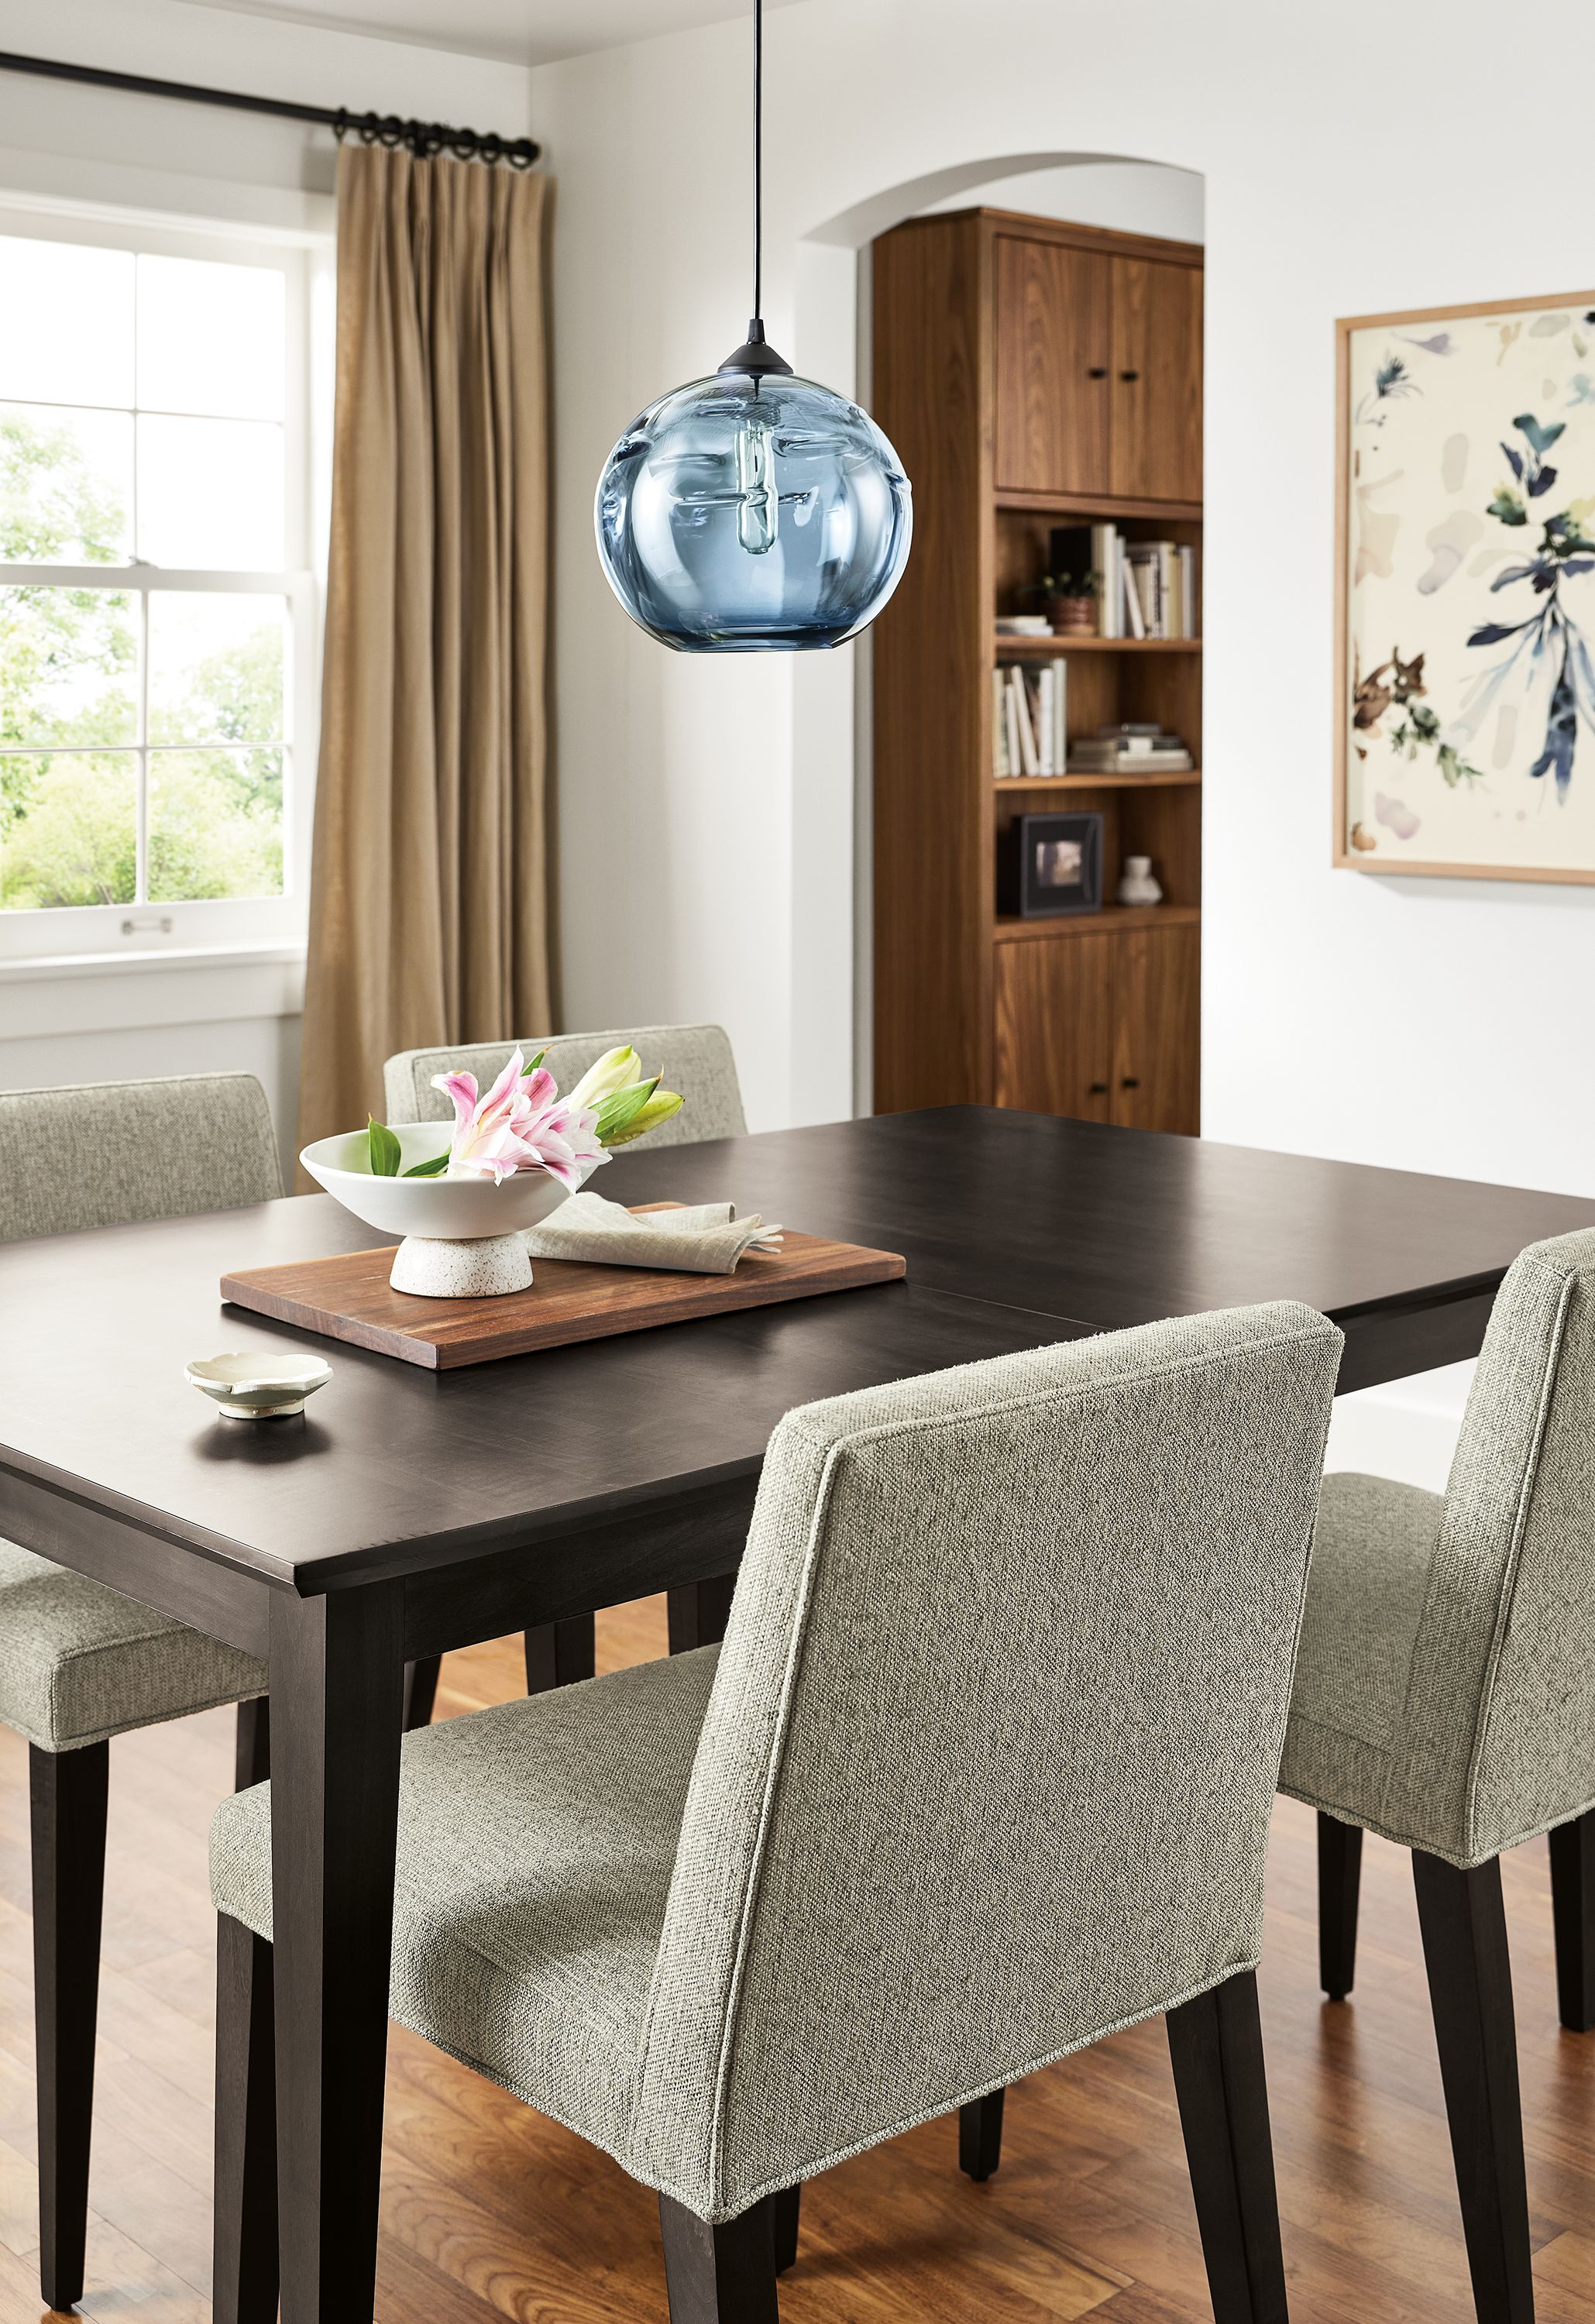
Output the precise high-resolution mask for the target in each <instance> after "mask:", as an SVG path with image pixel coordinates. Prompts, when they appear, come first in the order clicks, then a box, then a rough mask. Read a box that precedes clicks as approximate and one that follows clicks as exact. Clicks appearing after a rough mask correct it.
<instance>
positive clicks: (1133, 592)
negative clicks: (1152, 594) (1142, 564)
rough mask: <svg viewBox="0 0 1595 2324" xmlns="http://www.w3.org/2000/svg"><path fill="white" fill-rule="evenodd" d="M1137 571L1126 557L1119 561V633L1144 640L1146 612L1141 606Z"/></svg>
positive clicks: (1137, 568)
mask: <svg viewBox="0 0 1595 2324" xmlns="http://www.w3.org/2000/svg"><path fill="white" fill-rule="evenodd" d="M1139 569H1140V568H1139V567H1138V566H1136V565H1133V564H1131V563H1130V561H1129V558H1128V557H1126V558H1120V564H1119V593H1120V596H1121V597H1122V599H1123V601H1124V627H1123V629H1122V630H1121V631H1120V636H1122V637H1130V638H1144V637H1146V636H1147V635H1148V629H1147V615H1146V610H1145V608H1144V606H1143V605H1142V604H1141V592H1140V586H1139Z"/></svg>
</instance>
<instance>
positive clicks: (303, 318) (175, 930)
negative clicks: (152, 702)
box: [0, 194, 333, 974]
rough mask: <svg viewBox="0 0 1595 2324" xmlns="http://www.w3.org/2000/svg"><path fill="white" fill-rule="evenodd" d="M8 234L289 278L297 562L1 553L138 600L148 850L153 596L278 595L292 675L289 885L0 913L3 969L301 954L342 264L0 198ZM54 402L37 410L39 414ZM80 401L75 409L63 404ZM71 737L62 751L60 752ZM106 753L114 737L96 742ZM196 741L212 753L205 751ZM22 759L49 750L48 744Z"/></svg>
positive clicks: (49, 579)
mask: <svg viewBox="0 0 1595 2324" xmlns="http://www.w3.org/2000/svg"><path fill="white" fill-rule="evenodd" d="M0 235H18V236H22V237H24V238H26V239H28V240H31V241H60V242H73V243H80V244H88V245H90V246H91V247H93V248H96V249H102V250H129V251H134V252H147V253H149V254H152V255H155V256H161V257H173V258H203V259H212V260H217V259H219V260H225V261H227V262H230V263H235V264H240V265H268V266H270V267H272V269H274V270H276V271H280V272H281V273H282V274H283V276H284V278H285V290H286V299H285V315H286V321H287V349H286V352H287V383H286V384H287V393H286V399H285V402H284V409H283V449H284V490H285V500H286V508H285V512H284V513H285V525H284V541H283V546H284V549H285V552H286V556H287V562H286V564H285V565H284V566H283V567H282V568H281V570H280V571H275V572H269V573H244V572H226V571H219V570H218V571H210V570H192V569H178V568H174V567H169V566H161V565H152V564H146V563H143V562H138V563H134V564H131V565H47V564H32V563H30V564H18V565H12V564H5V563H3V562H0V587H4V586H14V585H15V584H18V583H22V584H24V585H28V586H33V587H50V586H60V587H66V588H74V589H82V588H90V589H106V590H109V591H113V592H120V593H123V594H124V595H128V596H131V597H132V598H133V600H134V618H135V622H136V634H137V638H138V661H137V710H138V716H137V727H136V740H135V742H134V743H132V744H130V745H120V744H119V745H116V746H115V748H117V749H123V748H126V749H128V750H129V752H130V753H131V754H132V755H134V757H135V758H136V760H137V763H138V767H139V774H140V782H139V816H140V822H141V830H140V840H141V845H140V850H139V856H140V862H141V863H142V862H143V860H144V855H145V849H144V847H143V844H142V843H143V839H144V837H145V834H144V832H143V828H142V825H143V818H144V815H145V808H146V800H147V797H148V787H147V783H146V781H145V780H144V776H145V773H146V770H147V764H148V757H149V752H150V747H151V746H150V745H149V744H148V742H147V740H146V737H147V732H148V721H147V716H146V701H145V695H146V684H147V667H146V665H147V657H146V655H145V653H144V650H143V649H144V641H145V638H146V635H147V631H148V617H149V599H150V596H151V595H152V593H155V592H161V591H168V590H171V591H190V590H196V591H198V590H202V591H205V592H207V593H238V594H252V595H266V596H279V597H281V598H284V599H285V600H286V601H287V607H288V624H287V626H288V637H287V641H286V643H287V653H286V659H285V667H284V671H283V679H284V705H285V714H286V715H285V723H284V729H283V734H282V752H283V770H282V777H283V779H282V893H281V895H280V896H257V897H215V898H207V899H202V900H196V901H192V902H189V901H181V902H171V903H163V902H161V901H159V900H157V901H154V902H146V901H143V900H140V901H138V902H134V903H131V904H92V905H80V906H69V907H51V908H46V909H42V910H36V911H0V974H3V973H4V972H5V967H6V965H7V964H18V965H19V966H20V964H23V963H24V962H25V963H32V964H38V965H39V966H41V967H42V966H45V965H47V964H49V963H51V962H52V961H55V962H61V963H65V962H73V963H86V962H88V961H90V960H101V961H103V962H104V963H105V964H106V966H107V967H109V966H113V965H114V964H115V962H116V961H117V960H118V959H124V958H129V957H134V956H137V957H139V958H141V959H143V958H147V957H149V956H150V955H152V954H154V955H157V956H160V955H171V956H173V957H174V959H175V958H177V957H180V958H182V959H183V960H185V961H189V962H195V963H200V964H202V963H203V962H204V960H205V959H206V958H207V956H214V955H217V954H238V953H239V952H240V951H241V950H245V949H247V950H251V951H254V950H256V949H263V948H271V949H272V950H279V949H281V948H287V949H288V950H290V952H294V953H302V951H303V949H304V944H305V932H306V927H307V925H308V919H309V869H310V832H311V823H312V814H313V804H314V797H315V778H316V746H317V733H318V724H319V708H320V674H321V673H320V659H321V611H322V605H323V603H324V599H325V582H326V536H327V497H328V482H329V469H330V420H331V409H330V407H331V392H330V363H331V317H332V257H333V246H332V242H331V238H330V236H328V235H324V234H318V233H314V232H311V231H309V230H308V229H304V230H301V229H296V228H285V227H262V228H258V229H257V228H254V227H251V226H240V225H237V224H235V223H232V222H227V223H225V224H224V223H220V222H211V221H206V220H198V219H196V220H193V221H189V220H186V219H185V220H181V221H174V220H171V219H168V218H160V217H151V216H149V215H147V214H142V213H139V212H137V211H124V210H118V209H114V208H111V207H110V206H108V205H106V206H101V205H95V204H88V203H81V204H64V203H63V204H62V205H60V208H56V207H54V206H47V205H45V204H43V203H41V202H39V201H37V200H35V199H24V200H21V201H13V200H10V199H8V198H6V197H5V195H3V194H0ZM54 408H58V407H52V406H45V405H41V407H40V409H41V410H48V409H54ZM66 408H70V407H66ZM65 747H66V746H63V748H65ZM98 747H99V748H101V749H107V748H110V747H112V746H110V745H101V746H98ZM196 747H203V745H198V746H196ZM22 755H24V756H29V757H39V756H43V755H46V754H45V753H43V752H23V754H22Z"/></svg>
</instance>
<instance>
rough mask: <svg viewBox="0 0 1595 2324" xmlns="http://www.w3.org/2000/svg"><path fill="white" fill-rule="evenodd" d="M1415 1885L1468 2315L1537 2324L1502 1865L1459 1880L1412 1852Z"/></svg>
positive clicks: (1487, 2322)
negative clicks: (1469, 2285) (1469, 2283)
mask: <svg viewBox="0 0 1595 2324" xmlns="http://www.w3.org/2000/svg"><path fill="white" fill-rule="evenodd" d="M1412 1875H1413V1881H1414V1885H1415V1887H1416V1889H1417V1895H1418V1924H1419V1926H1420V1928H1421V1929H1422V1931H1423V1936H1424V1966H1425V1968H1426V1969H1428V1972H1429V1999H1430V2002H1431V2004H1432V2005H1433V2007H1434V2038H1435V2041H1436V2043H1438V2045H1439V2050H1440V2077H1441V2080H1442V2081H1443V2083H1444V2085H1445V2111H1446V2116H1447V2118H1448V2120H1449V2122H1450V2124H1451V2148H1452V2155H1453V2157H1454V2158H1455V2162H1456V2172H1457V2193H1458V2195H1459V2197H1460V2198H1461V2207H1462V2232H1463V2234H1464V2235H1465V2236H1466V2237H1467V2243H1468V2266H1469V2270H1470V2272H1471V2275H1472V2278H1473V2304H1474V2307H1475V2309H1476V2310H1477V2311H1478V2315H1479V2324H1532V2319H1533V2317H1534V2285H1533V2282H1532V2280H1531V2276H1530V2262H1529V2241H1528V2189H1527V2185H1526V2181H1525V2177H1524V2169H1523V2107H1522V2100H1521V2098H1520V2096H1519V2093H1518V2088H1517V2027H1516V2024H1515V2023H1514V2020H1513V2014H1512V1964H1511V1960H1510V1957H1509V1955H1508V1953H1507V1915H1506V1909H1505V1906H1504V1905H1503V1904H1502V1901H1501V1864H1500V1858H1498V1857H1492V1858H1490V1860H1489V1863H1488V1864H1480V1865H1479V1866H1477V1867H1475V1868H1474V1869H1473V1870H1472V1871H1471V1872H1459V1871H1458V1870H1457V1869H1456V1867H1454V1865H1450V1864H1443V1863H1442V1861H1441V1860H1440V1858H1438V1857H1437V1856H1425V1855H1424V1853H1423V1852H1422V1851H1421V1850H1420V1849H1414V1850H1413V1856H1412Z"/></svg>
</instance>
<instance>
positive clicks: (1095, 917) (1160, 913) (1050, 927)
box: [991, 904, 1202, 944]
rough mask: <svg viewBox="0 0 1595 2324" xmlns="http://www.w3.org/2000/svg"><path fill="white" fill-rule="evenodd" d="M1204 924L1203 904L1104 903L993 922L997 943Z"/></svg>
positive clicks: (992, 930)
mask: <svg viewBox="0 0 1595 2324" xmlns="http://www.w3.org/2000/svg"><path fill="white" fill-rule="evenodd" d="M1201 925H1202V907H1201V906H1200V904H1104V905H1103V906H1102V910H1101V911H1100V912H1068V913H1064V914H1061V915H1060V916H1059V917H1058V918H1056V919H1055V920H1049V919H1033V920H1021V919H1017V918H1008V917H1005V916H999V918H997V919H995V920H994V921H993V922H992V924H991V937H992V941H993V942H994V943H996V944H1019V943H1028V941H1029V939H1030V938H1031V937H1032V936H1090V935H1092V934H1093V931H1094V932H1096V933H1097V934H1101V933H1102V931H1103V930H1104V929H1105V930H1108V931H1109V932H1111V933H1116V932H1117V931H1118V930H1119V929H1120V928H1129V927H1143V928H1150V927H1164V928H1195V927H1201Z"/></svg>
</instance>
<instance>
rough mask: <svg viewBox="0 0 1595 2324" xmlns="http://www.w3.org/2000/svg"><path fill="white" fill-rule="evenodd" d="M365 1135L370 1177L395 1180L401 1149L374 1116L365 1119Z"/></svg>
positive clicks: (388, 1131) (397, 1173)
mask: <svg viewBox="0 0 1595 2324" xmlns="http://www.w3.org/2000/svg"><path fill="white" fill-rule="evenodd" d="M365 1135H366V1139H367V1140H368V1142H369V1144H370V1147H371V1175H372V1176H373V1178H396V1177H397V1176H399V1164H400V1162H401V1159H402V1149H401V1147H400V1144H399V1140H398V1139H396V1138H395V1137H394V1135H393V1133H392V1130H389V1129H387V1128H386V1127H385V1126H384V1125H383V1123H382V1122H380V1121H379V1120H377V1118H376V1116H375V1114H373V1113H372V1114H367V1116H366V1117H365Z"/></svg>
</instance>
